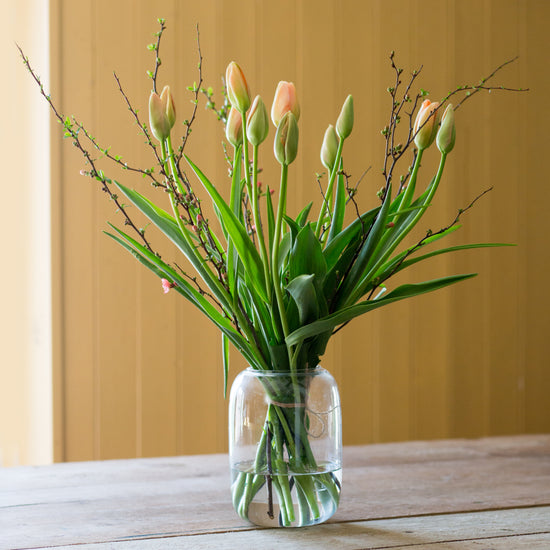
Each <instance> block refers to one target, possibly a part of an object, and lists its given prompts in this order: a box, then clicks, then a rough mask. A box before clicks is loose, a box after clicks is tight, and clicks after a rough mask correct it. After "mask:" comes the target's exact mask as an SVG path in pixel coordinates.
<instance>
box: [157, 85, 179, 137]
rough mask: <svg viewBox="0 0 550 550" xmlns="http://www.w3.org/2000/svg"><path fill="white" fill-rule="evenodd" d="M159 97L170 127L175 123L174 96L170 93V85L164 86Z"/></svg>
mask: <svg viewBox="0 0 550 550" xmlns="http://www.w3.org/2000/svg"><path fill="white" fill-rule="evenodd" d="M160 99H161V101H162V105H163V107H164V112H165V113H166V118H167V119H168V124H169V125H170V129H172V128H173V127H174V124H175V123H176V106H175V105H174V98H173V97H172V94H171V93H170V86H164V88H163V90H162V93H161V94H160Z"/></svg>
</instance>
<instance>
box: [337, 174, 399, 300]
mask: <svg viewBox="0 0 550 550" xmlns="http://www.w3.org/2000/svg"><path fill="white" fill-rule="evenodd" d="M390 204H391V185H390V186H389V187H388V189H387V190H386V197H385V198H384V202H383V203H382V207H381V208H380V211H379V212H378V214H377V216H376V219H375V221H374V223H373V225H372V227H371V228H370V230H369V233H368V236H367V239H366V241H365V243H364V244H363V245H362V247H361V250H360V252H359V254H358V256H357V258H356V260H355V261H354V263H353V265H352V267H351V269H350V270H349V273H348V274H347V275H346V277H345V279H344V281H343V282H342V284H341V285H340V288H339V289H338V292H337V295H336V303H335V306H336V307H338V306H339V305H344V304H346V303H347V302H351V303H353V301H354V300H348V299H349V298H350V296H353V295H354V293H355V292H356V286H357V284H358V283H359V282H360V281H361V278H362V276H363V274H364V272H365V270H366V269H367V268H368V266H369V265H370V263H371V261H372V257H371V256H372V254H373V252H374V251H375V250H376V247H377V246H378V243H379V241H380V238H381V237H382V235H383V234H384V229H385V228H386V224H387V219H388V210H389V207H390Z"/></svg>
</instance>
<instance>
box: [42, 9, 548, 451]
mask: <svg viewBox="0 0 550 550" xmlns="http://www.w3.org/2000/svg"><path fill="white" fill-rule="evenodd" d="M157 17H164V18H166V20H167V25H168V31H167V32H166V34H165V37H164V38H163V44H162V50H161V58H162V61H163V66H162V74H161V77H160V83H161V84H162V85H164V84H165V83H169V84H170V85H171V87H172V89H173V91H174V93H175V99H176V103H177V106H178V115H179V120H180V121H181V120H182V119H184V118H185V117H186V116H189V114H186V113H190V104H189V99H190V96H189V93H188V92H186V86H188V85H190V84H191V83H192V82H193V80H195V79H196V78H197V77H196V64H197V54H196V47H195V24H196V23H199V25H200V31H201V44H202V52H203V56H204V76H205V79H206V82H205V83H206V84H207V85H212V86H213V87H214V88H215V90H216V91H219V90H220V76H221V75H222V74H223V72H224V69H225V66H226V64H227V63H228V62H229V61H230V60H232V59H234V60H237V61H238V62H239V63H240V64H241V66H242V67H243V68H244V70H245V71H246V74H247V77H248V80H249V83H250V84H251V87H252V90H253V93H260V94H262V95H263V97H264V98H265V99H266V103H270V102H271V98H272V94H273V91H274V89H275V86H276V83H277V81H278V80H281V79H284V80H292V81H294V82H296V84H297V87H298V90H299V95H300V99H301V103H302V118H301V120H300V126H301V130H300V131H301V143H300V147H301V155H300V157H299V161H298V162H297V163H296V164H295V165H293V166H292V167H291V178H293V183H292V184H291V187H290V188H289V209H290V210H291V211H292V212H296V210H297V209H298V207H299V205H301V204H305V202H307V201H309V200H310V197H316V200H317V201H318V200H319V195H318V191H317V186H316V183H315V180H314V173H315V171H320V170H321V166H320V163H319V161H318V150H319V146H320V142H321V139H322V135H323V132H324V129H325V127H326V125H327V124H328V123H329V122H332V121H334V119H335V118H336V116H337V114H338V112H339V108H340V105H341V102H342V101H343V99H344V98H345V97H346V95H347V94H348V93H353V94H354V96H355V106H356V121H357V122H356V128H355V130H354V134H353V136H352V139H351V140H350V143H349V147H348V149H347V150H346V153H345V161H346V166H347V169H348V171H349V172H350V173H351V174H352V175H353V177H354V178H357V177H358V176H359V175H360V174H361V173H362V172H363V170H365V169H366V168H368V167H369V166H372V170H371V171H370V173H369V174H368V176H367V177H366V178H365V180H364V181H363V182H362V184H361V187H360V190H361V195H360V196H361V201H362V204H363V205H364V207H365V208H366V207H368V206H369V205H372V204H374V203H375V201H376V198H375V191H376V190H377V189H379V188H380V187H381V186H382V182H381V178H380V176H379V175H378V174H379V173H380V172H379V169H380V162H381V159H382V154H383V140H382V138H381V136H380V129H381V128H382V127H383V126H384V125H385V123H386V122H385V118H386V116H387V115H386V113H387V107H388V98H389V96H388V94H387V92H386V91H385V90H386V88H387V87H388V86H389V85H391V84H392V78H393V75H392V72H391V70H390V68H389V63H388V54H389V52H390V51H391V50H395V51H396V54H397V60H398V64H399V65H400V66H402V67H404V68H405V70H406V71H409V70H412V69H413V68H417V67H419V66H420V65H421V64H423V65H424V69H423V71H422V72H423V78H422V84H421V85H422V87H424V88H427V89H428V90H429V91H430V93H431V97H432V98H434V99H436V98H439V97H441V96H443V95H444V94H445V93H446V92H447V91H449V90H451V89H453V88H454V87H455V86H456V85H460V84H465V83H475V82H477V80H478V79H479V78H480V77H482V76H484V75H487V74H488V73H489V72H490V71H491V70H492V69H493V68H494V67H496V66H497V65H499V64H500V63H501V62H503V61H505V60H507V59H509V58H511V57H514V56H515V55H518V54H519V56H520V57H519V60H518V62H516V63H515V64H514V65H512V66H511V67H509V68H507V69H506V70H505V71H503V72H502V74H501V75H499V76H498V78H497V80H498V82H499V83H502V84H505V85H509V86H515V85H519V86H524V87H527V86H529V87H530V88H531V89H532V91H531V92H529V93H528V94H510V93H493V94H491V95H483V96H481V95H479V96H478V97H477V98H475V99H474V100H472V102H468V103H467V104H466V105H465V106H464V107H463V108H461V109H460V110H459V111H457V146H456V149H455V151H453V153H452V155H451V156H450V158H449V160H448V163H447V164H448V168H447V171H446V174H445V180H444V182H443V184H442V187H441V191H440V192H439V196H438V197H437V198H436V201H435V204H434V212H430V214H429V216H428V217H427V221H426V224H425V225H424V226H423V227H422V228H421V230H422V231H423V230H426V229H428V228H431V229H438V228H439V227H441V226H443V225H446V224H447V223H448V222H450V221H451V220H452V219H453V218H454V216H455V214H456V212H457V209H458V208H460V207H465V206H466V205H467V204H468V203H469V202H470V200H471V199H473V198H474V197H475V196H477V195H478V194H479V193H480V192H481V191H483V190H485V189H486V188H488V187H490V186H494V190H493V191H492V192H491V193H490V194H489V196H487V197H485V198H484V199H483V200H482V201H481V202H480V203H479V204H478V205H477V206H476V208H475V209H474V210H473V211H471V212H469V213H468V214H467V215H466V216H465V217H464V220H463V222H464V227H463V228H462V229H461V230H460V231H459V232H458V234H457V236H456V237H455V238H454V240H453V242H454V243H468V242H479V241H501V242H514V243H517V244H518V246H517V247H515V248H503V249H492V250H480V251H474V252H472V253H459V254H457V255H455V256H447V257H442V258H435V259H433V260H432V261H430V262H429V263H426V265H421V266H420V267H419V268H418V269H416V271H414V272H412V271H411V273H410V274H409V275H407V279H408V280H422V279H425V278H432V277H436V276H442V275H446V274H451V273H455V272H470V271H478V272H479V273H480V275H479V277H477V278H476V279H474V280H471V281H468V282H465V283H462V284H461V285H459V286H457V287H455V288H451V289H448V290H444V291H440V292H438V293H436V294H433V295H427V296H422V297H419V298H416V299H414V300H412V301H410V302H408V303H403V304H399V305H393V306H390V307H389V308H387V309H383V310H379V311H377V312H375V313H372V314H370V315H368V316H366V317H364V318H362V319H360V320H357V321H356V322H354V323H352V324H351V325H350V326H348V327H347V328H346V329H345V330H343V331H341V332H340V333H339V334H338V335H337V336H336V337H335V338H334V341H333V342H332V345H331V346H330V348H329V351H328V352H327V354H326V356H325V357H324V360H323V365H324V366H325V367H326V368H328V369H329V370H330V371H331V372H333V373H334V375H335V377H336V378H337V381H338V383H339V385H340V390H341V394H342V399H343V412H344V442H345V443H346V444H358V443H368V442H374V441H390V440H404V439H418V438H441V437H464V436H468V437H469V436H481V435H488V434H503V433H521V432H541V431H548V430H549V429H550V407H549V403H548V395H549V394H550V368H549V365H548V356H549V351H550V347H549V339H548V333H549V329H550V316H549V313H548V311H549V309H550V307H549V306H550V293H549V290H548V285H547V278H548V277H547V275H548V260H549V258H548V244H547V240H546V231H545V228H546V220H547V217H548V215H547V205H548V204H549V203H550V201H549V199H550V196H549V186H548V181H547V179H548V178H547V175H546V174H547V165H546V163H545V160H546V158H545V157H546V150H547V146H548V139H547V135H548V134H547V128H548V124H547V122H548V115H547V112H545V105H546V103H547V101H546V99H547V98H548V95H549V93H550V86H549V77H548V71H547V70H545V67H546V58H547V56H546V52H547V51H548V38H547V36H548V33H547V28H546V23H547V21H548V20H549V17H550V3H548V2H546V1H544V0H539V1H536V0H523V1H522V0H484V1H479V0H460V1H458V0H456V1H452V0H448V1H441V0H430V1H427V0H424V1H418V0H410V1H409V0H407V1H405V0H394V1H392V2H387V1H385V0H376V1H374V0H368V1H366V0H364V1H359V0H357V1H351V0H344V1H336V0H315V1H313V0H302V1H294V0H283V1H277V2H273V1H268V0H265V1H261V0H256V1H252V0H250V1H235V0H231V1H230V0H225V1H221V0H219V1H214V0H202V1H201V2H187V1H185V2H184V1H181V0H180V1H178V0H173V1H168V0H163V1H155V2H150V1H145V0H143V1H136V0H119V1H117V2H112V1H105V0H94V1H91V0H87V1H79V2H74V1H69V0H54V1H53V2H52V5H51V32H52V57H51V62H52V70H53V73H52V81H53V95H54V97H55V98H56V99H57V100H58V101H59V102H60V104H61V106H62V109H63V110H64V112H65V113H67V114H69V113H76V114H78V116H79V118H80V119H81V120H82V121H85V122H86V124H87V125H88V127H89V128H90V129H91V130H92V131H93V134H94V135H95V137H96V138H98V139H99V140H100V141H101V142H102V143H103V144H104V145H105V146H112V147H113V149H112V151H113V152H114V153H118V154H121V155H123V157H124V158H125V159H127V160H128V161H129V162H136V163H137V162H138V161H142V162H143V163H151V162H152V161H150V160H149V157H148V156H147V151H146V149H145V147H144V146H143V139H142V138H141V137H140V136H138V135H137V134H136V127H135V125H134V124H133V122H132V120H131V118H130V116H129V113H128V111H127V110H126V109H125V107H124V104H123V102H122V100H121V98H120V96H119V94H118V92H117V88H116V85H115V82H114V80H113V77H112V70H113V69H114V70H115V71H116V72H117V74H118V75H119V77H120V78H121V81H122V82H123V85H124V87H125V89H126V91H127V93H128V95H129V97H130V98H131V99H132V100H133V101H134V102H135V105H136V106H137V107H139V109H140V113H141V115H142V117H143V120H146V119H147V98H148V94H149V90H150V81H149V80H148V79H147V77H146V74H145V71H146V69H148V68H151V64H152V56H151V55H150V54H149V53H148V52H147V50H146V48H145V45H146V44H148V43H149V42H152V41H153V38H152V36H151V35H152V33H153V32H155V31H156V30H157V24H156V18H157ZM218 97H219V96H218ZM199 116H200V121H199V124H198V125H197V126H196V127H195V132H194V133H193V141H192V144H191V146H190V148H189V154H190V155H191V156H192V157H193V158H194V160H195V161H196V162H197V164H198V165H199V166H202V167H203V168H204V169H205V171H206V172H207V173H208V175H209V176H211V177H212V178H213V179H214V180H215V181H217V182H219V186H220V187H221V189H222V190H223V191H226V190H227V186H228V180H227V177H226V175H227V168H226V165H225V163H224V160H223V155H222V152H221V145H220V143H221V140H222V128H221V127H220V126H219V123H217V122H216V121H215V120H214V118H213V117H212V116H211V113H207V112H203V111H202V110H201V111H200V113H199ZM59 130H60V129H59V127H57V126H56V125H54V128H53V131H52V136H53V156H52V162H53V184H52V185H53V187H52V193H53V194H52V197H53V208H52V215H53V219H54V223H53V231H54V240H53V247H54V255H53V259H54V272H53V274H54V287H53V290H54V294H53V299H54V377H55V386H54V391H55V394H54V395H55V428H56V431H55V434H56V438H55V451H56V459H57V460H81V459H100V458H101V459H105V458H114V457H131V456H150V455H170V454H176V453H177V454H180V453H203V452H216V451H218V452H219V451H223V450H225V448H226V407H227V403H226V402H225V401H224V400H223V397H222V366H221V354H220V345H219V336H218V334H217V332H216V330H215V329H213V328H212V327H210V326H209V325H208V323H207V321H206V320H204V319H202V318H201V317H200V316H199V314H198V313H196V312H195V311H194V310H193V308H192V307H191V306H190V305H188V304H187V303H184V301H183V300H182V299H181V298H180V297H179V296H177V295H176V294H175V293H171V294H169V295H167V296H164V295H163V294H162V293H161V288H160V283H159V281H158V279H156V278H155V277H154V276H152V275H151V274H149V272H146V271H145V270H144V269H142V268H141V267H140V266H139V265H138V264H137V263H136V262H134V260H133V259H132V258H131V257H130V256H129V255H126V254H124V253H123V252H122V251H121V250H120V249H119V248H117V246H116V245H115V244H113V243H112V242H111V241H110V240H109V239H108V238H107V237H105V236H104V235H103V234H102V233H101V231H102V230H104V229H105V228H106V221H107V220H109V221H113V222H117V221H120V217H119V216H117V215H116V213H115V212H114V209H113V205H112V204H110V203H109V202H108V201H107V200H105V196H104V194H103V193H101V192H100V191H99V190H98V188H97V186H94V184H93V183H92V182H91V181H90V180H88V179H85V178H82V177H81V176H79V171H80V169H81V168H82V167H83V164H82V161H81V159H80V157H79V156H78V154H77V153H76V152H75V151H74V150H73V149H72V148H71V146H70V143H68V142H62V140H61V139H60V138H59V135H60V133H59ZM266 149H269V147H266ZM267 152H268V151H267ZM432 156H435V155H432ZM263 162H264V163H265V167H266V173H265V175H264V178H269V177H270V174H272V164H271V162H272V161H270V160H268V158H267V156H266V157H264V161H263ZM425 164H426V168H425V170H427V169H428V167H429V166H431V163H430V159H429V158H428V159H427V160H426V163H425ZM423 177H424V178H426V177H427V172H425V173H424V176H423ZM122 181H123V182H124V183H126V184H130V185H132V186H136V187H137V188H138V189H142V190H143V189H144V188H146V184H145V183H144V182H143V181H142V180H141V179H140V178H139V177H138V178H131V177H130V174H124V175H123V177H122ZM424 183H425V181H424ZM420 236H422V233H421V232H420V233H418V234H417V238H419V237H420ZM166 254H167V255H169V254H173V251H172V250H171V249H167V250H166ZM245 366H246V365H244V363H243V361H242V360H241V359H240V358H239V357H238V356H237V355H236V354H235V355H233V364H232V369H231V376H232V377H233V376H234V375H235V374H236V373H237V372H238V371H239V370H241V369H242V368H244V367H245Z"/></svg>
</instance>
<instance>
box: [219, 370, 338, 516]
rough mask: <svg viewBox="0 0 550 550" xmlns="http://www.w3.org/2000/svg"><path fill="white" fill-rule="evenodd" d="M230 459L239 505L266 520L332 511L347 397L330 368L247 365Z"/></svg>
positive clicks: (234, 401) (232, 411)
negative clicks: (343, 402)
mask: <svg viewBox="0 0 550 550" xmlns="http://www.w3.org/2000/svg"><path fill="white" fill-rule="evenodd" d="M229 460H230V465H231V494H232V498H233V506H234V507H235V510H236V512H237V513H238V514H239V516H241V517H242V518H243V519H247V520H249V521H250V522H252V523H254V524H256V525H261V526H266V527H302V526H306V525H314V524H317V523H321V522H323V521H326V520H327V519H328V518H330V517H331V516H332V515H333V514H334V512H335V511H336V509H337V507H338V502H339V498H340V490H341V482H342V420H341V408H340V397H339V394H338V388H337V386H336V382H335V380H334V378H333V377H332V376H331V374H330V373H329V372H328V371H326V370H325V369H323V368H321V367H317V368H315V369H309V370H298V371H294V372H289V371H284V372H281V371H257V370H254V369H251V368H248V369H246V370H245V371H243V372H241V373H240V374H239V375H238V376H237V377H236V379H235V381H234V383H233V385H232V387H231V395H230V402H229Z"/></svg>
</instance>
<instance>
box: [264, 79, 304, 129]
mask: <svg viewBox="0 0 550 550" xmlns="http://www.w3.org/2000/svg"><path fill="white" fill-rule="evenodd" d="M289 111H290V112H291V113H293V114H294V117H295V118H296V121H298V119H299V118H300V105H299V104H298V97H297V96H296V86H294V83H293V82H285V81H283V80H282V81H281V82H279V84H278V85H277V90H276V91H275V97H274V98H273V105H272V107H271V120H272V121H273V124H275V126H279V123H280V122H281V120H282V118H283V117H284V116H285V114H286V113H288V112H289Z"/></svg>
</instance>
